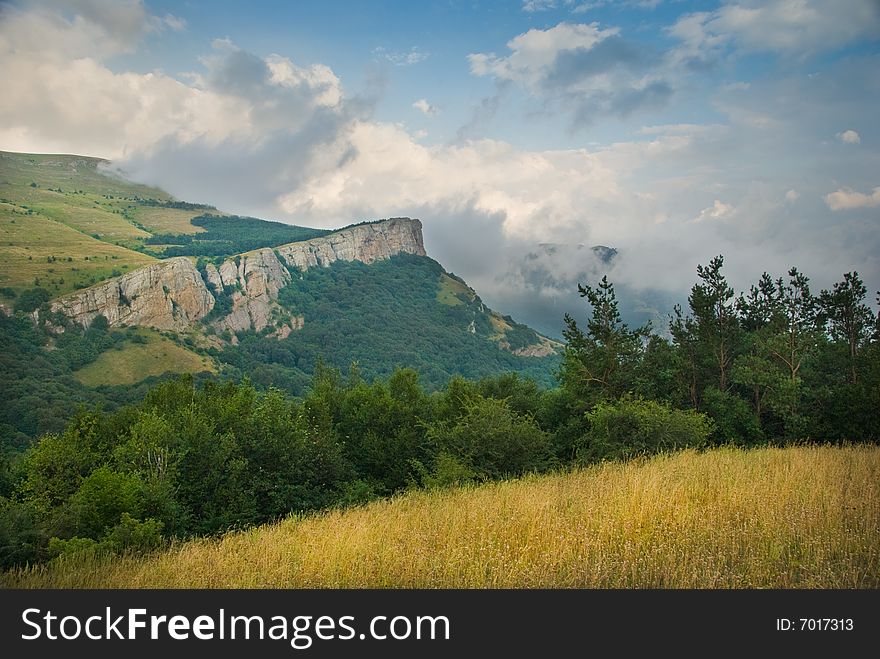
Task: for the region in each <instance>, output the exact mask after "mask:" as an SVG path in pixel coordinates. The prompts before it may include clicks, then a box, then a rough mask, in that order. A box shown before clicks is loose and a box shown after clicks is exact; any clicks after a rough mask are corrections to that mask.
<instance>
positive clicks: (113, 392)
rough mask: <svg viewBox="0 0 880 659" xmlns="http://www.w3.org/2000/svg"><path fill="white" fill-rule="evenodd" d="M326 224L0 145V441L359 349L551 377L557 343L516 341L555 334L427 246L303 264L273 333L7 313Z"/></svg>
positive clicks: (375, 356)
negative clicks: (515, 312) (228, 204)
mask: <svg viewBox="0 0 880 659" xmlns="http://www.w3.org/2000/svg"><path fill="white" fill-rule="evenodd" d="M327 233H328V231H326V230H322V229H312V228H307V227H299V226H293V225H288V224H283V223H279V222H269V221H266V220H260V219H256V218H250V217H240V216H233V215H227V214H225V213H223V212H222V211H218V210H217V209H216V208H214V207H212V206H209V205H205V204H202V203H190V202H185V201H179V200H176V199H174V198H173V197H171V196H170V195H169V194H167V193H166V192H164V191H162V190H159V189H157V188H153V187H149V186H145V185H140V184H137V183H133V182H130V181H128V180H126V179H125V178H123V177H122V176H120V175H119V174H118V173H116V172H114V171H113V170H112V169H111V167H110V166H109V163H108V162H107V161H104V160H101V159H99V158H89V157H84V156H75V155H36V154H21V153H10V152H3V151H0V307H2V308H0V312H4V313H5V316H4V315H3V313H0V345H4V346H7V347H8V350H9V351H10V353H11V354H7V356H6V357H5V359H3V361H2V362H0V365H2V368H0V377H3V378H4V379H5V381H6V382H7V385H8V386H7V387H5V388H4V391H3V392H2V393H0V403H3V404H4V406H3V409H2V410H0V440H2V442H3V445H4V446H6V447H9V446H22V445H24V444H26V443H27V442H28V441H29V438H31V439H32V438H34V437H36V436H39V435H40V434H42V433H44V432H47V431H53V430H58V429H60V428H61V427H63V424H64V422H65V421H66V419H67V418H69V416H70V414H72V413H73V411H74V410H75V409H76V407H77V405H80V404H83V403H85V404H89V405H91V404H102V405H105V406H108V407H109V408H111V409H112V408H113V407H114V406H115V405H117V404H119V402H124V401H127V400H133V398H132V396H134V395H135V393H134V392H135V391H137V388H138V387H140V386H142V384H143V383H145V382H149V381H150V379H151V378H157V377H164V376H166V375H168V374H171V373H208V372H213V373H223V374H224V375H225V376H228V377H235V378H238V377H249V378H251V379H252V380H253V381H254V382H255V383H257V384H259V385H260V386H263V387H268V386H276V387H282V388H284V389H285V390H287V391H288V392H289V393H292V394H294V395H299V394H301V393H302V392H303V391H304V390H305V387H306V385H307V384H308V382H309V380H310V378H311V376H312V374H313V372H314V369H315V366H316V364H317V363H318V362H319V361H321V360H323V361H324V363H327V364H331V365H335V366H337V367H338V368H340V369H343V370H345V369H347V368H348V367H349V365H350V364H352V363H354V362H356V363H357V364H358V365H359V367H360V369H361V372H362V373H363V374H364V376H365V377H367V378H373V377H381V376H387V375H388V374H390V373H391V372H392V371H393V370H394V368H395V367H397V366H405V367H412V368H415V369H416V370H417V371H418V372H419V373H420V374H421V375H422V377H423V381H424V382H425V384H426V385H427V386H428V387H430V388H438V387H442V386H443V385H444V384H445V382H446V381H447V380H448V379H449V378H450V377H452V376H454V375H466V376H468V377H483V376H487V375H492V374H498V373H503V372H506V371H516V372H519V373H522V374H525V375H528V376H530V377H534V378H535V379H536V380H537V381H538V382H540V383H542V384H544V385H550V384H551V383H552V381H553V373H554V371H555V369H556V368H557V367H558V363H559V360H558V357H555V356H551V357H519V356H516V355H515V354H513V352H512V351H515V350H517V349H519V348H522V347H525V346H528V345H532V344H539V345H541V346H543V347H542V349H543V350H545V352H552V350H555V347H553V346H551V345H550V344H549V343H548V342H546V340H544V339H542V338H541V337H538V335H537V334H536V333H535V332H534V331H533V330H531V329H530V328H528V327H525V326H524V325H518V324H516V323H514V322H513V320H512V319H510V318H505V317H503V316H501V315H500V314H498V313H496V312H493V311H491V310H488V309H486V308H485V307H484V305H483V304H482V302H481V301H480V300H479V297H478V295H477V294H476V292H475V291H473V290H472V289H470V288H469V287H468V286H467V285H466V284H465V283H464V282H463V281H461V280H460V279H458V278H456V277H454V276H453V275H450V274H449V273H446V272H445V271H444V270H443V268H442V266H441V265H440V264H438V263H436V262H435V261H432V260H431V259H428V258H425V257H399V258H395V259H392V260H391V261H387V262H380V263H376V264H374V265H371V266H366V265H364V264H362V263H336V264H334V266H333V267H331V268H327V269H322V268H315V269H311V270H309V271H308V272H306V273H305V274H304V276H303V277H302V278H301V279H299V280H295V281H294V282H293V283H291V285H289V286H288V287H287V289H285V290H283V291H282V294H281V299H280V302H281V303H282V305H284V306H286V307H287V308H288V309H289V310H290V312H291V313H292V314H294V315H297V316H304V317H305V319H306V322H305V327H304V328H303V329H302V330H301V331H297V332H294V333H293V334H291V335H290V336H289V337H287V338H286V339H284V340H280V341H279V340H276V339H274V338H268V337H265V336H262V335H258V334H256V333H254V332H246V333H241V334H239V335H238V336H236V337H232V336H223V337H218V336H215V335H213V330H212V329H211V328H210V327H209V325H208V323H207V322H205V323H202V324H200V325H198V326H197V327H195V328H194V329H193V330H192V331H189V332H187V334H186V335H181V334H178V335H172V334H169V335H166V336H163V337H159V335H157V334H154V333H146V334H144V333H141V334H131V332H127V331H125V330H121V329H116V328H112V329H106V330H100V331H97V332H83V331H82V330H81V328H78V327H74V326H70V325H68V327H67V328H66V331H65V332H64V334H61V335H56V334H55V333H53V332H51V331H47V329H46V328H45V327H40V328H35V327H28V324H29V323H30V320H29V319H26V318H24V317H21V316H17V317H15V318H13V317H7V316H12V315H15V312H16V311H23V312H31V311H33V310H34V309H37V308H38V307H39V306H40V304H42V303H45V302H46V301H47V300H51V299H53V298H56V297H59V296H61V295H64V294H67V293H70V292H72V291H75V290H79V289H83V288H86V287H89V286H92V285H94V284H96V283H98V282H101V281H103V280H106V279H108V278H111V277H117V276H119V275H122V274H125V273H128V272H131V271H133V270H136V269H137V268H139V267H142V266H144V265H148V264H150V263H154V262H155V261H156V260H157V259H162V258H168V257H172V256H189V257H193V259H196V258H198V259H200V260H201V261H202V262H206V261H207V260H211V261H215V262H218V263H219V262H220V260H222V259H223V258H225V257H228V256H232V255H235V254H238V253H242V252H245V251H249V250H254V249H258V248H261V247H274V246H277V245H282V244H286V243H290V242H297V241H301V240H307V239H310V238H315V237H318V236H322V235H325V234H327ZM220 303H223V301H222V300H221V301H220ZM225 303H226V304H228V301H226V302H225ZM139 341H140V342H139ZM143 341H146V343H143ZM236 344H237V345H236ZM22 401H27V404H23V403H22Z"/></svg>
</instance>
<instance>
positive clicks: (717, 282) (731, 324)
mask: <svg viewBox="0 0 880 659" xmlns="http://www.w3.org/2000/svg"><path fill="white" fill-rule="evenodd" d="M723 265H724V257H723V256H721V255H720V254H719V255H718V256H716V257H715V258H714V259H712V260H711V261H710V262H709V265H708V266H703V265H698V266H697V276H699V278H700V279H701V280H702V283H698V284H695V285H694V287H693V288H692V289H691V294H690V297H689V298H688V303H689V304H690V307H691V314H692V315H693V318H694V325H693V330H694V331H695V332H696V336H697V339H698V342H699V347H700V351H701V352H702V353H703V355H702V357H703V361H704V362H705V363H706V364H707V366H708V367H709V369H710V370H711V371H714V373H715V377H716V378H717V383H718V384H717V386H718V389H719V390H720V391H727V389H728V387H729V384H730V382H729V379H730V366H731V363H732V362H733V358H734V356H735V355H736V352H737V349H738V343H739V339H740V336H741V328H740V324H739V316H738V315H737V313H736V306H735V303H734V300H733V289H732V288H731V287H730V285H729V284H728V283H727V280H726V279H725V278H724V275H722V274H721V268H722V267H723Z"/></svg>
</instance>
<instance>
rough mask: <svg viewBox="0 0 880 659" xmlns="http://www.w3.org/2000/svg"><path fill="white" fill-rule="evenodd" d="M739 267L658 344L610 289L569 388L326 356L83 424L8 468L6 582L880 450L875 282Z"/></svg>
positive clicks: (573, 348)
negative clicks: (423, 372)
mask: <svg viewBox="0 0 880 659" xmlns="http://www.w3.org/2000/svg"><path fill="white" fill-rule="evenodd" d="M723 263H724V261H723V258H722V257H720V256H719V257H717V258H715V259H713V260H712V261H711V262H710V263H709V264H708V265H705V266H702V265H701V266H699V267H698V268H697V278H698V281H697V283H696V284H694V286H693V288H692V289H691V293H690V296H689V298H688V306H687V308H675V309H674V310H673V313H672V314H671V316H670V321H669V326H668V328H663V329H665V330H666V331H662V330H661V332H658V331H655V330H654V329H652V328H650V327H647V326H646V327H638V328H632V327H629V326H627V325H626V324H625V323H624V322H622V320H621V317H620V312H619V306H618V301H617V298H616V295H615V291H614V286H613V284H612V283H611V282H609V281H608V280H607V278H603V279H602V280H601V281H600V282H598V283H597V284H596V285H595V286H590V285H582V286H580V287H579V292H580V294H581V296H582V297H583V298H584V302H585V304H587V305H589V308H590V310H591V315H590V318H589V320H588V322H587V323H586V325H584V326H579V325H578V324H577V323H576V322H575V321H574V320H573V319H572V318H570V317H567V318H566V331H565V352H564V355H563V358H562V361H561V365H560V368H559V372H558V380H557V383H556V384H555V386H552V387H541V386H539V385H538V384H537V383H535V382H534V381H532V380H530V379H529V378H526V377H522V376H519V375H517V374H503V375H494V376H491V377H483V378H480V379H470V380H469V379H465V378H463V377H461V376H454V377H452V378H450V379H449V380H448V381H447V382H446V383H445V384H444V385H443V386H442V387H439V388H434V389H433V390H430V391H429V390H428V389H427V388H426V387H425V386H424V384H423V383H422V381H421V380H420V375H419V373H418V372H417V371H416V370H413V369H410V368H400V369H396V370H394V371H393V372H392V373H390V374H389V375H387V376H377V377H372V378H367V377H365V376H364V375H363V373H362V372H361V370H360V367H359V366H358V364H356V363H354V364H351V365H350V366H348V368H346V369H340V368H336V367H334V366H332V365H328V364H327V363H326V362H325V361H323V360H322V359H320V357H319V356H316V357H315V359H316V361H317V364H316V366H315V368H314V369H313V375H312V377H311V380H310V383H309V385H308V387H307V388H306V389H305V390H304V391H303V393H302V395H299V396H294V395H291V394H290V393H289V392H286V391H284V390H282V389H279V388H276V387H262V386H260V387H258V386H255V384H254V383H253V382H251V381H250V380H248V379H247V378H242V379H238V380H229V379H227V380H222V379H206V380H204V381H203V382H201V383H200V382H197V381H195V380H194V379H193V378H191V377H183V378H180V379H177V380H172V381H166V382H162V383H159V384H158V385H156V386H153V387H151V388H149V389H148V390H147V391H146V392H145V393H144V395H143V397H142V398H138V399H135V401H134V402H131V403H130V404H122V402H120V405H119V407H118V408H117V409H115V410H112V411H102V410H101V409H97V408H95V407H93V406H85V407H83V408H81V409H80V410H79V411H78V412H76V413H75V414H74V415H73V417H72V418H70V419H69V421H68V422H67V424H66V425H65V426H64V427H63V428H62V429H60V430H56V431H53V432H49V433H47V434H45V435H44V436H43V437H42V438H41V439H40V440H39V441H38V442H36V443H35V444H33V446H30V447H28V448H27V449H26V450H24V451H18V452H15V453H14V454H12V453H9V452H7V453H6V454H5V455H4V457H3V463H2V465H0V496H2V498H0V565H2V566H3V567H10V566H15V565H22V564H25V563H34V562H40V561H47V560H53V559H54V558H55V557H58V556H64V555H68V554H72V553H79V552H92V553H117V552H138V551H147V550H150V549H152V548H155V547H157V546H160V545H163V544H164V543H167V542H169V541H170V540H172V539H178V538H187V537H193V536H201V535H213V534H218V533H222V532H224V531H227V530H230V529H235V528H242V527H247V526H250V525H254V524H259V523H263V522H267V521H270V520H275V519H279V518H283V517H285V516H287V515H289V514H291V513H302V512H309V511H317V510H324V509H328V508H337V507H346V506H354V505H358V504H361V503H364V502H366V501H369V500H371V499H374V498H377V497H387V496H389V495H393V494H395V493H398V492H401V491H404V490H407V489H411V488H436V487H448V486H455V485H463V484H468V483H480V482H486V481H494V480H499V479H505V478H510V477H515V476H519V475H522V474H526V473H533V472H538V473H540V472H547V471H552V470H559V469H566V468H569V467H570V466H573V465H581V464H590V463H595V462H600V461H605V460H624V459H629V458H633V457H636V456H643V455H650V454H654V453H658V452H667V451H673V450H676V449H680V448H684V447H689V448H696V449H703V448H708V447H712V446H718V445H736V446H747V447H750V446H759V445H788V444H801V443H832V444H840V443H850V442H871V443H876V442H877V441H878V440H880V417H878V415H877V413H876V412H877V410H878V409H880V326H878V318H877V315H876V313H875V312H874V311H873V310H872V309H871V307H870V306H869V302H868V296H867V290H866V288H865V286H864V284H863V283H862V281H861V279H860V278H859V276H858V274H857V273H847V274H845V275H844V276H843V278H842V279H841V280H840V281H839V282H837V283H836V284H834V286H833V287H832V288H830V289H827V290H822V291H819V292H817V293H814V292H813V291H811V288H810V283H809V279H808V278H807V277H806V276H805V275H804V274H802V273H800V272H799V271H798V270H796V269H791V270H790V271H789V272H788V273H787V276H785V277H778V278H773V277H771V276H770V275H769V274H765V275H763V276H762V277H761V278H760V279H759V281H758V282H756V284H755V285H753V286H751V287H750V289H749V290H748V291H747V292H745V293H742V294H740V295H736V294H735V293H734V291H733V289H732V287H731V286H730V284H729V283H728V282H727V280H726V278H725V276H724V274H723ZM300 303H302V301H300ZM3 322H5V323H14V322H18V323H19V324H18V325H16V327H17V332H18V333H22V332H25V331H26V330H25V328H26V325H25V324H24V323H25V322H26V321H24V319H23V318H18V319H6V320H4V321H3ZM33 331H36V330H33ZM90 332H91V334H90ZM65 340H67V341H72V342H74V341H75V342H82V343H76V346H77V349H78V351H79V352H81V353H85V352H87V351H88V350H90V349H97V348H96V347H97V346H98V344H100V342H103V341H112V340H114V339H113V338H112V333H111V334H109V335H108V333H107V330H106V328H104V327H100V326H99V327H97V328H90V330H89V331H87V332H86V333H85V335H83V336H81V337H72V338H70V339H65ZM90 346H91V347H90ZM4 347H5V346H4ZM4 354H6V356H5V357H4V359H6V360H9V359H19V360H23V361H29V357H28V355H21V356H16V357H10V356H9V355H8V353H6V352H5V351H4ZM31 357H33V358H34V359H36V357H35V356H34V355H31ZM19 367H22V368H23V367H24V365H23V364H19ZM45 367H46V368H50V369H51V368H60V366H58V365H57V364H56V365H54V366H53V365H52V364H51V363H50V364H48V365H47V366H45ZM19 393H20V394H21V395H24V392H22V391H20V392H19ZM86 402H88V401H86Z"/></svg>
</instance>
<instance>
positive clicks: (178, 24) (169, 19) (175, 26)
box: [162, 14, 186, 32]
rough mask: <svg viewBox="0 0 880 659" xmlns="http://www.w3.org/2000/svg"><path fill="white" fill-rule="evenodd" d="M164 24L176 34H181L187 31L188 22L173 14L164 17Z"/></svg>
mask: <svg viewBox="0 0 880 659" xmlns="http://www.w3.org/2000/svg"><path fill="white" fill-rule="evenodd" d="M162 22H163V23H165V25H167V26H168V27H170V28H171V29H172V30H174V31H175V32H180V31H181V30H185V29H186V21H185V20H184V19H182V18H180V17H178V16H174V15H173V14H165V16H163V17H162Z"/></svg>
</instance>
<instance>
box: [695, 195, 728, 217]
mask: <svg viewBox="0 0 880 659" xmlns="http://www.w3.org/2000/svg"><path fill="white" fill-rule="evenodd" d="M733 210H734V209H733V206H731V205H730V204H725V203H724V202H722V201H719V200H718V199H716V200H715V201H714V202H713V203H712V205H711V206H709V207H708V208H704V209H703V210H701V211H700V214H699V215H697V216H696V217H695V218H694V222H703V221H704V220H720V219H722V218H725V217H727V216H728V215H730V214H731V213H733Z"/></svg>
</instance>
